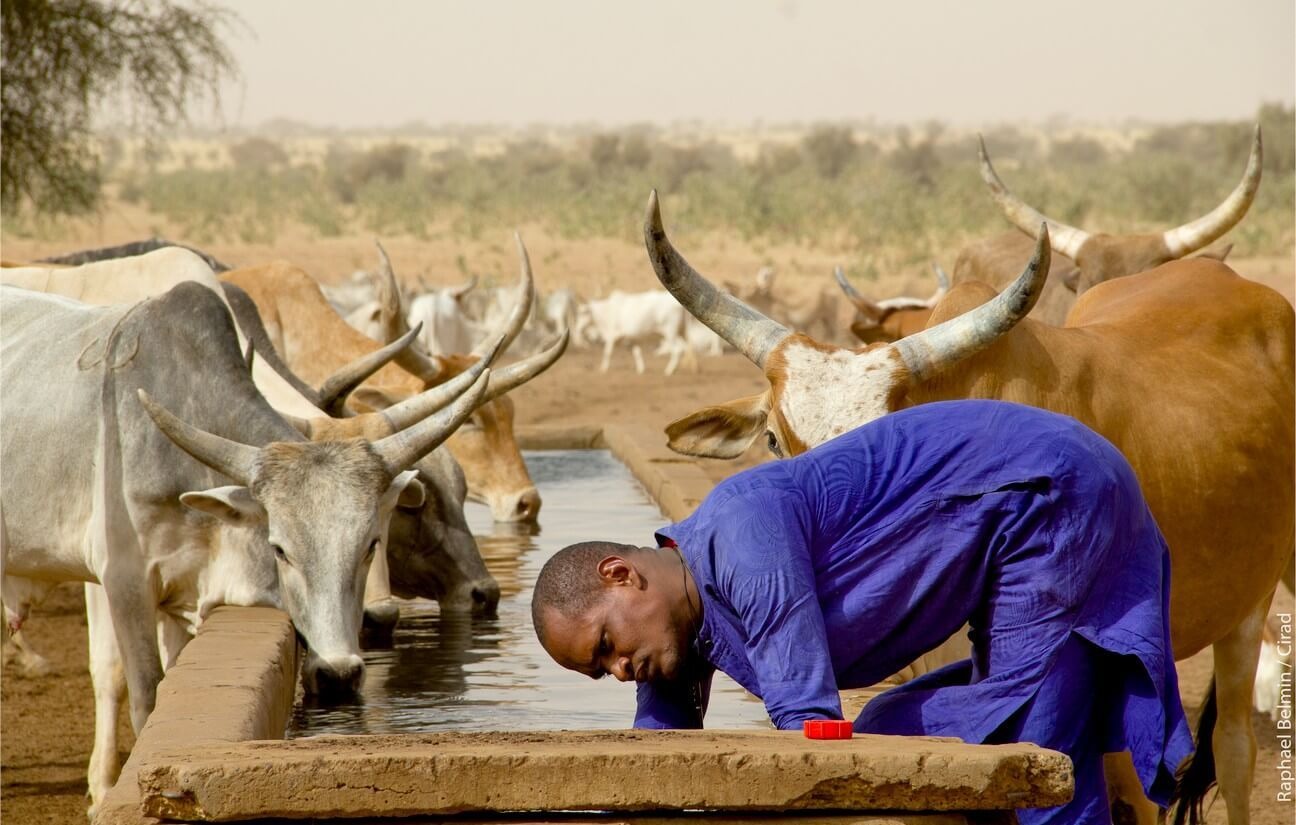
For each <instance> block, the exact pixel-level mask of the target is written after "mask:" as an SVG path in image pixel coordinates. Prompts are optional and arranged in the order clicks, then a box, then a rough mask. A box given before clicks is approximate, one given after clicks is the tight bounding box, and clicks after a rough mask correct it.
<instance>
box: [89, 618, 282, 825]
mask: <svg viewBox="0 0 1296 825" xmlns="http://www.w3.org/2000/svg"><path fill="white" fill-rule="evenodd" d="M299 658H300V657H299V655H298V649H297V634H296V632H295V631H294V630H293V626H292V621H291V620H290V619H289V618H288V614H287V613H284V612H283V611H281V610H275V609H274V608H269V607H218V608H216V609H215V610H213V611H212V613H211V615H210V616H208V617H207V619H206V621H204V622H203V623H202V624H201V625H200V626H199V627H198V635H197V636H196V637H195V638H194V639H193V640H192V641H191V642H190V643H189V644H188V645H186V646H185V648H184V650H182V651H181V652H180V657H179V659H177V661H176V663H175V664H174V665H173V666H172V667H171V668H170V669H169V670H168V671H167V673H166V676H165V678H163V679H162V682H161V683H160V684H159V685H158V693H157V704H156V705H155V706H154V708H153V713H152V714H151V715H150V716H149V719H148V722H146V723H145V724H144V728H143V730H141V731H140V733H139V736H138V737H137V738H136V740H135V747H134V748H133V749H132V750H131V754H130V758H129V759H127V760H126V764H125V766H123V768H122V772H121V777H120V778H119V779H118V780H117V784H116V785H114V786H113V788H112V790H111V791H109V792H108V794H107V796H106V797H105V798H104V799H103V801H102V802H101V803H100V805H99V810H98V811H97V812H96V814H95V818H94V820H93V822H94V825H126V823H130V825H140V823H155V822H157V820H156V819H153V818H151V817H147V816H145V815H144V814H143V812H142V810H143V809H142V807H141V797H140V792H139V780H138V776H139V771H140V766H141V765H142V764H143V763H144V762H146V761H148V760H149V759H151V758H152V755H153V754H154V753H156V752H159V751H165V750H167V749H170V748H174V747H176V746H177V745H184V746H196V745H197V746H201V745H202V744H208V745H215V744H223V743H230V742H243V741H247V740H253V739H276V738H282V737H283V733H284V730H285V729H286V728H287V724H288V716H289V714H290V713H291V712H292V705H293V698H294V694H295V692H296V690H297V669H298V666H299V664H300V662H299ZM196 690H201V691H202V699H201V701H197V699H196V696H195V691H196Z"/></svg>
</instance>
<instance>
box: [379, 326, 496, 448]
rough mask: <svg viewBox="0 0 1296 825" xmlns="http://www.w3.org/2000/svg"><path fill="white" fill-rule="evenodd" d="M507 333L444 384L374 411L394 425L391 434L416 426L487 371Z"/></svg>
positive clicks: (389, 431) (484, 401)
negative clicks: (484, 354) (484, 355)
mask: <svg viewBox="0 0 1296 825" xmlns="http://www.w3.org/2000/svg"><path fill="white" fill-rule="evenodd" d="M503 344H504V336H503V335H497V336H495V338H494V340H493V343H492V348H491V349H490V351H489V352H487V354H486V357H485V358H481V359H479V360H477V361H475V362H474V363H473V364H472V366H470V367H469V368H468V369H466V370H464V371H463V372H461V373H459V374H458V375H456V376H455V377H454V378H451V379H450V380H449V381H446V382H445V383H444V384H438V385H437V386H435V387H432V388H431V389H429V390H424V391H423V392H421V393H419V394H418V395H415V396H411V397H410V398H407V399H405V400H404V401H401V402H400V403H399V404H393V405H391V406H390V407H388V408H387V409H385V410H382V411H381V412H376V413H369V414H370V415H377V416H381V417H382V418H384V419H386V421H387V423H388V425H389V426H390V429H389V430H388V431H387V432H388V434H391V433H397V432H400V431H401V430H403V429H405V428H406V427H412V426H413V425H415V424H417V423H418V422H420V421H422V420H423V419H425V418H427V417H428V416H429V415H432V414H433V413H435V412H438V411H440V410H441V409H442V408H443V407H445V406H446V405H447V404H449V403H450V402H451V401H453V400H455V399H456V398H458V397H459V396H460V395H461V394H463V392H464V391H465V390H467V389H468V388H469V387H471V386H472V385H473V384H474V383H476V381H477V378H478V376H480V375H481V374H482V373H483V372H485V371H486V370H487V369H488V368H489V367H490V365H491V363H492V362H493V361H494V360H495V358H496V357H497V356H498V355H499V353H500V351H501V350H502V349H503V348H504V347H503ZM489 400H490V399H489V398H485V399H483V400H482V403H483V404H484V403H486V401H489Z"/></svg>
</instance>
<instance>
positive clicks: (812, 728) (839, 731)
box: [801, 719, 854, 739]
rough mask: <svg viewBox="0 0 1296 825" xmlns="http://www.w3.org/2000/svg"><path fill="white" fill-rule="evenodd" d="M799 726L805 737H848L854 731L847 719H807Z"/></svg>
mask: <svg viewBox="0 0 1296 825" xmlns="http://www.w3.org/2000/svg"><path fill="white" fill-rule="evenodd" d="M801 728H802V730H804V731H805V735H806V739H850V738H851V734H852V733H853V732H854V730H853V728H852V726H851V722H850V721H849V720H847V719H807V720H805V721H804V722H803V723H801Z"/></svg>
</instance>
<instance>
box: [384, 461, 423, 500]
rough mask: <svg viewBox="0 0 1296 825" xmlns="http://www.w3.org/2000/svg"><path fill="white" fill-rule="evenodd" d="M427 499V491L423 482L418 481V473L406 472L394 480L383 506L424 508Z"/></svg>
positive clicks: (385, 496) (414, 471)
mask: <svg viewBox="0 0 1296 825" xmlns="http://www.w3.org/2000/svg"><path fill="white" fill-rule="evenodd" d="M426 499H427V491H426V490H424V489H423V482H421V481H419V480H418V471H417V470H406V471H404V472H403V473H401V474H400V475H398V476H396V478H394V479H392V483H391V486H389V487H388V488H387V492H386V494H384V496H383V501H382V504H383V506H384V507H387V506H390V505H391V504H394V505H395V506H397V507H403V508H406V509H412V508H415V507H422V506H423V502H424V501H425V500H426Z"/></svg>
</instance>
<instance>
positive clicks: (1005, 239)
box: [954, 125, 1264, 326]
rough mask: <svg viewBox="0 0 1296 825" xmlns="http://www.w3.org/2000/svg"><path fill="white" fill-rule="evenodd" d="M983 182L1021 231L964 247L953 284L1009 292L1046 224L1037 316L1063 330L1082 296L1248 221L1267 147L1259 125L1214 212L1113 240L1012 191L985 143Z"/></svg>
mask: <svg viewBox="0 0 1296 825" xmlns="http://www.w3.org/2000/svg"><path fill="white" fill-rule="evenodd" d="M979 154H980V160H981V177H982V178H983V179H984V180H985V182H986V185H987V186H989V187H990V193H991V195H993V197H994V199H995V202H996V203H998V204H999V208H1000V209H1002V210H1003V212H1004V215H1005V216H1007V218H1008V220H1010V221H1011V222H1012V223H1013V224H1014V225H1015V226H1016V227H1017V228H1018V229H1020V230H1021V231H1022V232H1023V233H1025V235H1026V236H1029V237H1024V236H1022V235H1020V234H1018V233H1015V232H1008V233H1005V234H1002V235H996V236H994V237H991V238H987V239H985V240H982V241H978V242H976V243H973V244H970V245H969V246H967V247H965V248H964V249H963V250H962V251H961V252H960V253H959V256H958V259H957V260H956V261H955V263H954V282H955V283H962V282H964V281H982V282H984V283H987V284H990V285H991V286H992V287H994V288H995V289H1003V288H1004V287H1006V286H1007V285H1008V284H1010V283H1012V280H1013V278H1015V277H1017V267H1018V266H1019V264H1020V261H1021V260H1022V259H1023V258H1025V257H1026V256H1027V255H1029V254H1030V249H1031V247H1032V245H1033V244H1034V240H1033V239H1034V237H1035V233H1036V230H1037V229H1038V228H1039V225H1040V224H1041V223H1047V224H1048V228H1049V237H1050V238H1051V239H1052V244H1053V253H1054V254H1053V277H1052V278H1050V279H1049V281H1048V283H1046V284H1045V285H1044V291H1043V293H1042V294H1041V295H1040V298H1039V301H1038V303H1036V305H1035V309H1034V310H1033V311H1032V313H1031V317H1032V318H1034V319H1036V320H1038V321H1044V322H1045V323H1049V324H1053V325H1054V326H1061V325H1062V323H1063V322H1064V321H1065V320H1066V317H1067V313H1068V312H1069V311H1070V310H1071V306H1072V305H1073V304H1074V303H1075V299H1076V296H1077V295H1082V294H1084V292H1085V290H1087V289H1089V288H1090V287H1092V286H1094V285H1095V284H1100V283H1102V282H1104V281H1108V280H1111V279H1112V278H1119V277H1121V276H1123V275H1132V274H1134V273H1136V272H1143V271H1145V270H1148V269H1152V268H1153V267H1157V266H1160V265H1161V264H1164V263H1167V262H1169V261H1173V260H1176V259H1179V258H1183V257H1185V256H1187V255H1191V254H1192V253H1194V252H1197V251H1198V250H1202V249H1205V248H1206V247H1207V246H1209V245H1210V244H1212V243H1214V242H1215V241H1216V240H1217V239H1219V238H1220V237H1222V236H1223V235H1224V233H1226V232H1228V231H1229V230H1230V229H1232V228H1233V227H1234V226H1235V225H1236V224H1237V223H1238V221H1240V220H1242V218H1243V216H1245V215H1246V213H1247V210H1248V209H1249V208H1250V207H1251V203H1252V201H1254V200H1255V194H1256V190H1257V189H1258V188H1259V187H1260V173H1261V164H1262V161H1263V156H1264V147H1263V144H1262V141H1261V137H1260V127H1259V126H1258V125H1257V126H1256V129H1255V136H1254V138H1253V140H1252V143H1251V157H1250V159H1249V160H1248V161H1247V167H1246V171H1245V172H1244V173H1243V175H1242V181H1241V182H1240V183H1239V184H1238V185H1237V187H1236V188H1235V189H1234V190H1233V192H1232V193H1231V194H1230V195H1229V196H1228V197H1227V198H1225V199H1224V201H1223V203H1221V204H1220V205H1219V206H1217V207H1215V209H1214V210H1212V211H1211V212H1210V213H1208V214H1206V215H1204V216H1202V217H1200V218H1198V219H1197V220H1195V221H1192V222H1191V223H1186V224H1184V225H1183V226H1178V227H1175V228H1174V229H1170V230H1168V231H1165V232H1158V233H1154V234H1143V235H1107V234H1104V233H1101V232H1097V233H1092V234H1091V233H1089V232H1085V231H1084V230H1083V229H1077V228H1075V227H1073V226H1068V225H1067V224H1064V223H1061V222H1060V221H1055V220H1053V219H1052V218H1048V217H1045V216H1044V215H1042V214H1040V213H1039V212H1038V211H1036V210H1035V209H1034V208H1033V207H1031V206H1029V205H1028V204H1026V203H1025V202H1023V201H1021V200H1019V199H1018V198H1017V197H1016V196H1015V195H1013V194H1012V193H1011V192H1009V191H1008V187H1006V186H1004V184H1003V181H1001V180H1000V179H999V175H998V174H996V173H995V170H994V167H993V166H992V165H991V164H990V156H989V155H988V154H987V153H986V147H985V141H984V140H982V141H981V143H980V149H979ZM1229 248H1231V246H1230V247H1224V248H1221V249H1216V250H1208V251H1206V252H1204V253H1202V255H1203V257H1211V258H1216V259H1218V260H1221V261H1222V260H1224V258H1225V257H1226V256H1227V255H1228V252H1229Z"/></svg>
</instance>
